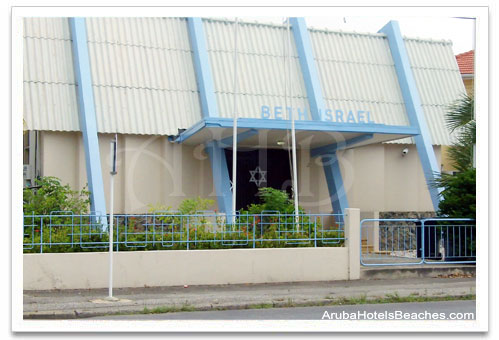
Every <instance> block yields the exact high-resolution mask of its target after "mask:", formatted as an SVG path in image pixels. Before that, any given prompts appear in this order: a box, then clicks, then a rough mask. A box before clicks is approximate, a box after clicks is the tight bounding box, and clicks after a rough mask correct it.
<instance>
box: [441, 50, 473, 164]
mask: <svg viewBox="0 0 499 340" xmlns="http://www.w3.org/2000/svg"><path fill="white" fill-rule="evenodd" d="M456 61H457V65H458V66H459V72H460V73H461V77H462V79H463V83H464V87H465V89H466V93H467V94H468V95H472V94H473V93H474V86H475V84H474V82H475V51H474V50H471V51H468V52H465V53H461V54H458V55H457V56H456ZM448 148H449V146H442V171H443V172H446V173H453V172H455V171H456V168H455V167H454V166H453V165H452V161H451V160H450V158H449V156H448V153H447V150H448Z"/></svg>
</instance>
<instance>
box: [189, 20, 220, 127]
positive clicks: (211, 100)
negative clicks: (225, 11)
mask: <svg viewBox="0 0 499 340" xmlns="http://www.w3.org/2000/svg"><path fill="white" fill-rule="evenodd" d="M187 24H188V27H189V38H190V42H191V47H192V52H193V56H194V69H195V71H196V81H197V84H198V88H199V96H200V99H201V109H202V113H203V118H207V117H218V105H217V98H216V96H215V86H214V83H213V75H212V72H211V66H210V65H211V63H210V58H209V56H208V49H207V47H206V38H205V34H204V27H203V19H201V18H187Z"/></svg>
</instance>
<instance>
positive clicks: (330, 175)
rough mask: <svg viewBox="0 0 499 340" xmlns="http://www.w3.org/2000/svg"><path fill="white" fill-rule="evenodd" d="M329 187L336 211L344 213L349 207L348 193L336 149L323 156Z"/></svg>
mask: <svg viewBox="0 0 499 340" xmlns="http://www.w3.org/2000/svg"><path fill="white" fill-rule="evenodd" d="M321 161H322V166H323V167H324V174H325V175H326V182H327V188H328V190H329V197H330V198H331V205H332V207H333V211H334V213H343V212H345V209H347V208H348V200H347V194H346V192H345V187H344V185H343V178H342V177H341V170H340V163H339V161H338V157H337V156H336V151H334V152H332V153H331V154H330V155H325V156H322V157H321Z"/></svg>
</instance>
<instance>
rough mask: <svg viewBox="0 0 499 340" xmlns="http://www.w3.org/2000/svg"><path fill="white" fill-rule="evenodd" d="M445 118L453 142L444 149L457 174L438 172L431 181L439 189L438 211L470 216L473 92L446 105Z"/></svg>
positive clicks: (473, 188)
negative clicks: (440, 198)
mask: <svg viewBox="0 0 499 340" xmlns="http://www.w3.org/2000/svg"><path fill="white" fill-rule="evenodd" d="M445 120H446V122H447V128H448V129H449V130H450V131H451V133H455V138H456V140H455V142H454V143H453V144H452V146H451V147H450V148H449V149H448V152H449V158H450V159H451V161H452V163H453V165H454V167H455V168H456V170H458V172H457V174H455V175H450V174H445V173H439V174H437V175H436V176H435V181H434V184H433V185H435V186H436V187H439V188H442V189H443V190H442V192H441V195H442V198H443V200H442V201H441V202H440V204H439V214H440V215H443V216H452V217H470V218H474V216H475V211H476V170H475V168H474V162H473V159H474V145H475V143H476V121H475V109H474V98H473V95H471V96H469V95H463V96H462V97H461V98H460V99H458V100H457V101H456V102H455V103H454V104H452V105H451V106H450V107H449V111H448V112H447V114H446V117H445Z"/></svg>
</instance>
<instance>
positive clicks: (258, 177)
mask: <svg viewBox="0 0 499 340" xmlns="http://www.w3.org/2000/svg"><path fill="white" fill-rule="evenodd" d="M225 157H226V159H227V167H228V169H229V176H230V180H231V181H232V150H227V149H226V150H225ZM264 187H271V188H275V189H279V190H286V191H287V193H288V194H289V195H291V171H290V163H289V156H288V151H286V150H276V149H258V150H248V151H245V150H241V151H238V152H237V196H236V209H237V210H240V209H246V208H247V207H248V205H250V204H252V203H259V202H260V201H259V199H258V196H257V193H258V188H264Z"/></svg>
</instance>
